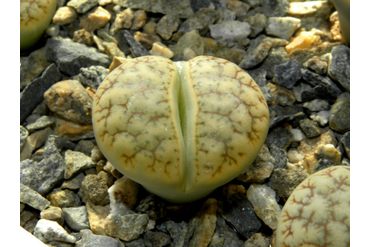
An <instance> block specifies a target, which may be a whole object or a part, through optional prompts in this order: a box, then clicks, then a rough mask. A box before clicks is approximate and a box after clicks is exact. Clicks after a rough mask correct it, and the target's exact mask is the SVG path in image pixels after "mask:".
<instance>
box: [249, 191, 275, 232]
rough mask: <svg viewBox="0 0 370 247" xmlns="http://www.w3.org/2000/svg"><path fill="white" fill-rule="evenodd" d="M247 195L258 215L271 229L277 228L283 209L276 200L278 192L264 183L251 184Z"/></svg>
mask: <svg viewBox="0 0 370 247" xmlns="http://www.w3.org/2000/svg"><path fill="white" fill-rule="evenodd" d="M247 197H248V200H249V201H250V203H252V205H253V209H254V212H255V213H256V215H257V216H258V217H259V218H260V219H261V220H262V221H263V222H264V223H265V224H266V225H268V226H269V227H270V228H271V229H273V230H275V229H276V228H277V224H278V219H279V216H280V212H281V209H280V207H279V204H278V203H277V202H276V193H275V191H274V190H273V189H271V188H270V187H268V186H267V185H263V184H251V185H250V186H249V188H248V190H247Z"/></svg>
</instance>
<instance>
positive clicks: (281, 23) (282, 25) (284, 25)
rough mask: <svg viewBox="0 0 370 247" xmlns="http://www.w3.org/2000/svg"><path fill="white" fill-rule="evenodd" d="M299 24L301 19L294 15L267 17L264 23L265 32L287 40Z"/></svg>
mask: <svg viewBox="0 0 370 247" xmlns="http://www.w3.org/2000/svg"><path fill="white" fill-rule="evenodd" d="M300 26H301V20H300V19H298V18H294V17H269V18H268V19H267V24H266V28H265V30H266V33H267V34H268V35H272V36H276V37H278V38H282V39H285V40H287V41H289V40H290V38H291V37H292V36H293V34H294V32H295V31H296V30H297V29H298V28H299V27H300Z"/></svg>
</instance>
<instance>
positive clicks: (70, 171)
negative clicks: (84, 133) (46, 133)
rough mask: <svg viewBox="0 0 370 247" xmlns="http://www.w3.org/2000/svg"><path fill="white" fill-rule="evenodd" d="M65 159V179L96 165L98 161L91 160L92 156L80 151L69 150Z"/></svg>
mask: <svg viewBox="0 0 370 247" xmlns="http://www.w3.org/2000/svg"><path fill="white" fill-rule="evenodd" d="M64 160H65V172H64V179H70V178H72V177H73V176H74V175H76V174H77V173H79V172H81V171H84V170H87V169H89V168H92V167H95V166H96V163H95V162H93V161H92V160H91V157H90V156H87V155H86V154H84V153H81V152H78V151H72V150H67V151H66V152H65V155H64Z"/></svg>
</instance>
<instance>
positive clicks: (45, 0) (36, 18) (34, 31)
mask: <svg viewBox="0 0 370 247" xmlns="http://www.w3.org/2000/svg"><path fill="white" fill-rule="evenodd" d="M56 7H57V0H20V48H21V50H25V49H28V48H30V47H31V46H33V45H34V44H35V43H36V42H37V41H38V40H39V39H40V37H41V35H42V34H43V33H44V31H45V29H46V28H47V27H48V25H49V24H50V21H51V19H52V18H53V15H54V12H55V9H56Z"/></svg>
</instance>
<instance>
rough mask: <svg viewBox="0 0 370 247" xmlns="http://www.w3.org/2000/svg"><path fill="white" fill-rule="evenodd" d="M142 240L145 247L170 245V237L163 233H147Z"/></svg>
mask: <svg viewBox="0 0 370 247" xmlns="http://www.w3.org/2000/svg"><path fill="white" fill-rule="evenodd" d="M143 239H144V244H145V246H146V247H162V246H166V245H168V244H170V243H171V237H170V236H168V235H167V234H165V233H163V232H153V231H147V232H145V233H144V236H143Z"/></svg>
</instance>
